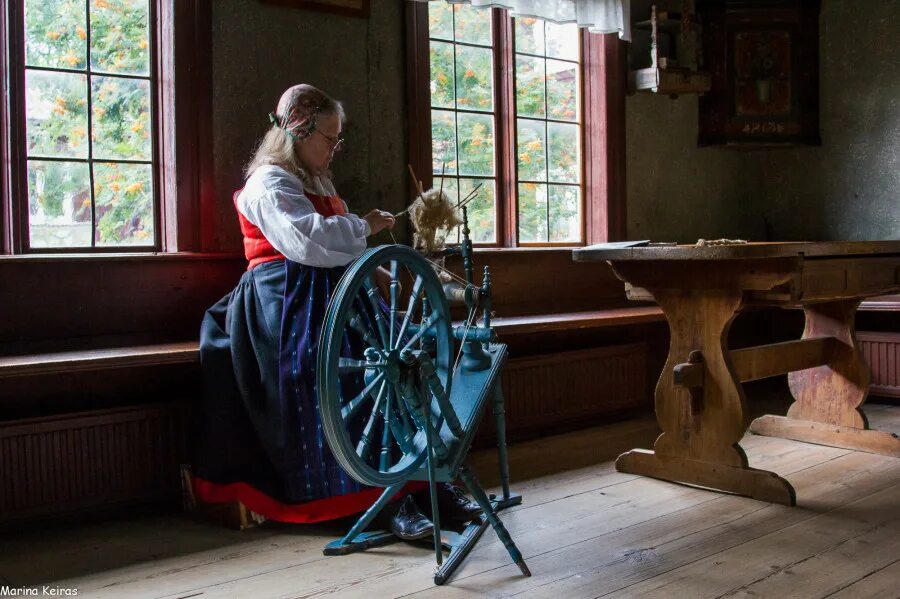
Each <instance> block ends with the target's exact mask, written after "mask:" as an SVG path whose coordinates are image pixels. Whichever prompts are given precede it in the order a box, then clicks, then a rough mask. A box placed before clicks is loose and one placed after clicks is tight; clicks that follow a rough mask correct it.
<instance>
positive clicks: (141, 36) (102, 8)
mask: <svg viewBox="0 0 900 599" xmlns="http://www.w3.org/2000/svg"><path fill="white" fill-rule="evenodd" d="M149 23H150V3H149V1H148V0H93V2H91V68H92V69H96V70H99V71H107V72H110V73H128V74H131V75H147V74H149V73H150V45H149V44H150V41H149V40H150V29H149Z"/></svg>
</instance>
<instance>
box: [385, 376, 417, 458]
mask: <svg viewBox="0 0 900 599" xmlns="http://www.w3.org/2000/svg"><path fill="white" fill-rule="evenodd" d="M391 395H392V396H393V398H394V399H395V400H396V403H398V404H403V403H404V402H403V400H402V399H400V398H399V397H398V396H397V394H396V393H395V392H394V391H393V389H392V390H391ZM393 410H394V417H393V418H392V419H391V434H392V435H393V436H394V439H396V441H397V445H399V446H400V449H401V450H402V451H403V453H413V452H414V451H415V448H414V447H413V442H412V439H413V437H415V436H416V429H415V428H413V426H412V424H411V423H410V421H409V415H408V414H407V413H406V408H405V407H403V406H393Z"/></svg>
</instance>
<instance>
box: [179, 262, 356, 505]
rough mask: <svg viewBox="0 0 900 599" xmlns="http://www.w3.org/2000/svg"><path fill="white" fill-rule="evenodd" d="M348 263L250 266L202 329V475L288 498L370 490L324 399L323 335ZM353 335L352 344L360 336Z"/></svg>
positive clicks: (197, 429)
mask: <svg viewBox="0 0 900 599" xmlns="http://www.w3.org/2000/svg"><path fill="white" fill-rule="evenodd" d="M344 270H345V268H343V267H341V268H333V269H326V268H316V267H309V266H304V265H301V264H298V263H296V262H291V261H289V260H275V261H271V262H264V263H262V264H260V265H258V266H256V267H255V268H253V269H252V270H250V271H247V272H246V273H244V275H243V276H242V277H241V280H240V282H239V283H238V285H237V287H236V288H235V289H234V290H233V291H232V292H231V293H229V294H228V295H227V296H225V297H223V298H222V299H221V300H220V301H219V302H218V303H216V305H214V306H213V307H212V308H210V309H209V310H208V311H207V312H206V314H205V316H204V318H203V323H202V325H201V328H200V361H201V366H202V369H203V382H204V392H203V396H202V399H201V402H200V405H199V406H198V409H197V411H196V415H195V416H196V418H195V426H194V431H193V434H192V439H193V441H194V443H193V448H192V449H193V451H192V466H193V471H194V473H195V474H196V475H197V476H199V477H200V478H203V479H205V480H208V481H210V482H214V483H219V484H228V483H234V482H244V483H248V484H250V485H252V486H253V487H255V488H256V489H259V490H260V491H262V492H263V493H265V494H267V495H269V496H271V497H273V498H275V499H277V500H279V501H281V502H284V503H303V502H307V501H312V500H315V499H322V498H325V497H331V496H335V495H344V494H347V493H353V492H356V491H359V490H361V489H363V488H364V487H363V486H362V485H360V484H359V483H357V482H356V481H355V480H353V479H352V478H351V477H350V476H349V475H348V474H347V473H346V472H344V470H343V469H342V468H341V467H340V465H339V464H338V463H337V461H336V460H335V458H334V456H333V455H332V453H331V451H330V449H329V448H328V443H327V442H326V440H325V438H324V435H323V431H322V423H321V420H320V418H319V410H318V405H317V398H316V389H315V387H316V359H317V354H318V343H319V334H320V331H321V328H322V322H323V320H324V317H325V310H326V308H327V306H328V301H329V300H330V298H331V293H332V290H333V289H334V288H335V287H336V286H337V283H338V281H339V280H340V277H341V275H342V274H343V272H344ZM353 342H354V341H353V340H352V339H348V338H345V345H346V346H347V347H346V349H349V344H351V343H353Z"/></svg>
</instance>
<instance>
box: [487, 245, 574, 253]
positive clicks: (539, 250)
mask: <svg viewBox="0 0 900 599" xmlns="http://www.w3.org/2000/svg"><path fill="white" fill-rule="evenodd" d="M582 247H584V246H583V245H571V246H565V247H557V246H552V247H550V246H548V247H514V248H506V247H475V248H473V249H474V252H475V253H476V254H545V253H554V252H560V253H562V252H565V253H570V252H571V251H572V250H576V249H579V248H582Z"/></svg>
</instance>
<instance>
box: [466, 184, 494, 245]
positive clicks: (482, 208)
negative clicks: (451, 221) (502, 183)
mask: <svg viewBox="0 0 900 599" xmlns="http://www.w3.org/2000/svg"><path fill="white" fill-rule="evenodd" d="M479 183H480V184H481V187H480V188H479V189H478V191H477V192H476V193H475V195H474V196H473V197H472V199H471V200H470V201H469V202H468V203H467V204H466V211H467V212H468V218H469V237H470V238H471V239H472V243H494V242H496V241H497V236H496V223H495V218H496V209H495V208H494V206H495V204H496V197H497V196H496V191H495V185H494V180H493V179H460V180H459V185H460V199H463V198H465V197H466V196H468V195H469V193H470V192H471V191H472V190H473V189H475V186H476V185H478V184H479ZM460 216H462V214H460Z"/></svg>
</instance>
